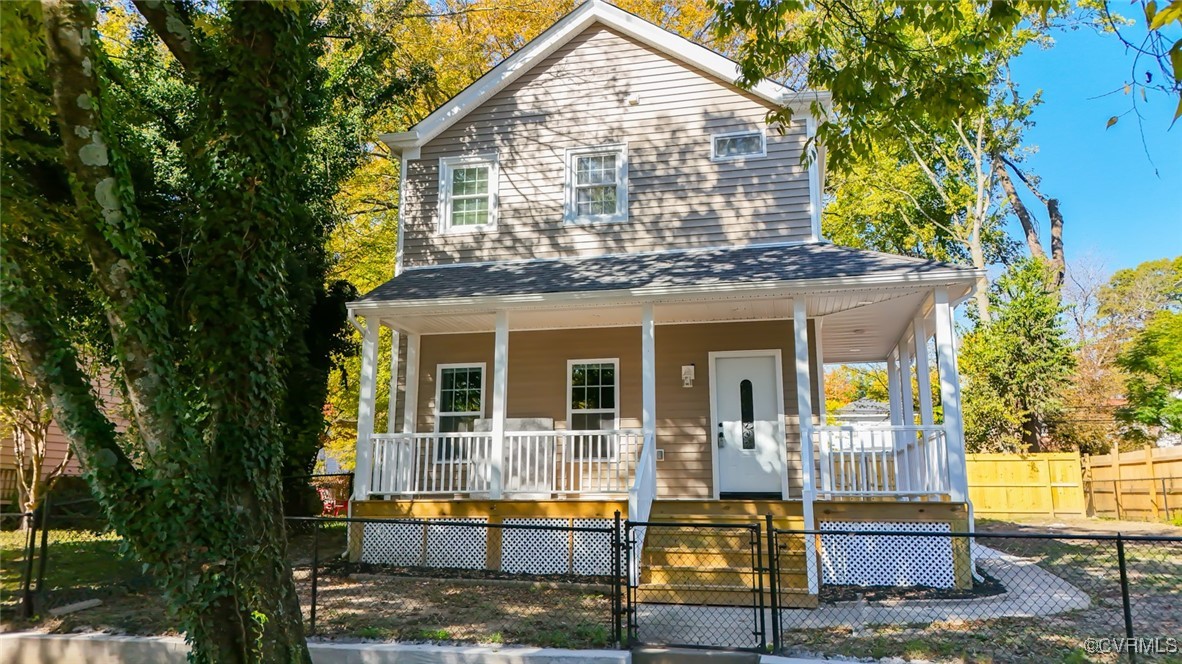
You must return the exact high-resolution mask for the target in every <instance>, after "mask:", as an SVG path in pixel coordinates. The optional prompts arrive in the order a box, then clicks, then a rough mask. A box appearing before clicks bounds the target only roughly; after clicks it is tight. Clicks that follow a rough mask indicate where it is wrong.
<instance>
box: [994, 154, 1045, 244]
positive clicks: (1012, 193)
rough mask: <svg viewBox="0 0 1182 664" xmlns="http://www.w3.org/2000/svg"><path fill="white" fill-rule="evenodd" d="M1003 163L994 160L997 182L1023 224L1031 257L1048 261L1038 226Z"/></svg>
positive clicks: (1001, 159) (999, 160) (999, 158)
mask: <svg viewBox="0 0 1182 664" xmlns="http://www.w3.org/2000/svg"><path fill="white" fill-rule="evenodd" d="M1003 162H1004V159H1003V158H1002V157H998V158H996V159H994V160H993V172H994V174H995V175H997V181H998V182H1000V183H1001V188H1002V189H1003V190H1005V192H1006V196H1007V197H1008V198H1009V201H1010V207H1011V208H1013V210H1014V214H1015V215H1017V217H1018V221H1019V222H1020V223H1021V224H1022V232H1023V233H1025V235H1026V246H1027V247H1029V248H1030V255H1031V256H1034V257H1035V258H1038V259H1040V260H1046V259H1047V252H1046V251H1044V250H1043V248H1042V242H1041V241H1040V240H1039V239H1038V226H1036V225H1035V223H1034V218H1033V217H1031V215H1030V210H1029V209H1027V207H1026V204H1025V203H1023V202H1022V198H1021V197H1020V196H1018V190H1017V189H1015V188H1014V181H1013V180H1011V179H1010V174H1009V171H1007V170H1006V167H1005V164H1004V163H1003Z"/></svg>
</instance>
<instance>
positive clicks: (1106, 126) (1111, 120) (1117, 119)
mask: <svg viewBox="0 0 1182 664" xmlns="http://www.w3.org/2000/svg"><path fill="white" fill-rule="evenodd" d="M1119 120H1120V118H1118V117H1116V116H1115V115H1114V116H1112V117H1110V118H1108V124H1106V125H1104V128H1105V129H1108V128H1109V127H1111V126H1112V125H1114V124H1116V123H1117V122H1118V121H1119Z"/></svg>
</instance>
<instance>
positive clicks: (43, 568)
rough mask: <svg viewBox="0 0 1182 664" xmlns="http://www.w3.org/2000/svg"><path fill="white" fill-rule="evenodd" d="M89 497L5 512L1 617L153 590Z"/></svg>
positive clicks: (0, 539)
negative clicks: (87, 498)
mask: <svg viewBox="0 0 1182 664" xmlns="http://www.w3.org/2000/svg"><path fill="white" fill-rule="evenodd" d="M93 508H94V505H92V504H91V503H90V501H77V502H71V503H61V504H51V503H50V502H48V501H46V502H45V503H43V504H42V507H41V509H40V510H38V511H37V512H36V513H23V514H10V515H5V517H4V523H3V528H2V529H0V617H2V618H3V619H4V620H11V619H14V618H20V619H28V618H30V617H32V616H33V615H44V614H45V613H46V612H50V611H53V610H54V609H57V608H59V607H63V606H65V605H68V604H73V603H77V602H85V601H88V600H96V599H99V600H104V601H108V602H109V601H111V600H112V599H113V598H117V597H121V596H125V595H127V594H130V593H140V592H145V591H146V592H149V593H150V592H153V591H154V588H155V586H154V582H153V580H152V578H151V577H150V576H149V575H147V574H145V573H144V569H143V566H142V565H141V564H140V563H139V562H138V561H136V560H135V558H134V557H133V556H131V555H130V554H128V553H127V546H126V545H125V542H124V541H123V539H122V538H120V537H119V536H118V535H117V534H115V533H114V532H111V531H110V529H109V528H108V527H107V525H106V522H105V521H104V520H103V519H102V518H101V517H98V516H96V515H95V510H94V509H93Z"/></svg>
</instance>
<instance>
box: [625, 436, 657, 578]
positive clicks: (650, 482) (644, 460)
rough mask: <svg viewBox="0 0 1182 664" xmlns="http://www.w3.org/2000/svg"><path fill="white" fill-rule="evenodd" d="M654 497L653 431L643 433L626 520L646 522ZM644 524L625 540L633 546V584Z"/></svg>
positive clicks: (655, 456)
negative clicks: (628, 539)
mask: <svg viewBox="0 0 1182 664" xmlns="http://www.w3.org/2000/svg"><path fill="white" fill-rule="evenodd" d="M656 497H657V439H656V435H654V434H652V433H649V434H644V445H643V447H641V450H640V458H639V461H638V464H637V468H636V478H635V480H634V481H633V482H632V486H631V487H630V488H629V489H628V520H629V521H630V522H633V523H646V522H647V521H648V519H649V516H650V515H651V514H652V510H653V500H654V499H655V498H656ZM647 530H648V528H647V526H638V527H637V528H636V529H634V530H633V531H632V532H633V536H634V541H633V542H626V543H625V544H626V546H633V544H634V548H633V551H632V555H631V557H630V560H631V561H632V562H631V566H630V568H629V569H628V582H629V583H630V584H631V585H632V586H634V587H635V586H638V585H640V552H642V551H644V536H645V533H646V532H647Z"/></svg>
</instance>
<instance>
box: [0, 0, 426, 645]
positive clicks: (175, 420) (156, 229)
mask: <svg viewBox="0 0 1182 664" xmlns="http://www.w3.org/2000/svg"><path fill="white" fill-rule="evenodd" d="M2 5H3V6H2V7H0V16H2V17H3V20H4V22H3V27H4V37H5V39H4V40H3V41H4V42H5V43H4V49H5V51H4V53H5V67H4V99H5V106H6V111H13V112H6V113H5V114H4V123H3V131H4V148H3V150H4V152H3V157H4V161H5V164H4V165H5V168H4V177H5V181H4V183H5V197H4V199H3V201H2V203H3V206H4V209H3V224H4V228H3V230H4V243H3V245H2V246H0V277H2V280H0V287H2V289H3V299H4V304H5V306H4V309H3V315H2V319H0V320H2V322H3V325H4V328H5V331H6V333H7V335H6V336H7V338H9V339H11V340H12V342H13V344H14V346H15V348H16V350H17V352H18V353H19V354H20V357H21V360H22V362H23V366H26V367H28V368H29V370H30V372H31V374H33V377H34V378H35V379H36V381H37V382H38V383H39V384H40V385H43V386H44V387H45V389H46V390H47V391H48V393H49V400H50V404H51V406H52V410H53V415H54V419H55V420H56V421H57V422H58V423H59V425H60V426H61V427H62V429H63V430H64V431H65V432H66V434H67V436H68V437H69V438H70V440H71V443H72V446H73V449H74V450H75V452H76V453H77V455H78V457H79V460H80V462H81V464H82V466H83V469H84V472H85V474H86V476H87V479H88V481H89V482H90V484H91V487H92V490H93V491H94V493H95V494H96V496H97V498H98V500H99V502H100V504H101V505H102V507H103V510H104V512H105V514H106V516H107V518H108V520H109V522H110V523H111V525H112V526H113V527H114V528H115V530H116V531H118V532H119V533H120V534H121V535H123V536H124V538H125V539H126V540H127V541H128V542H129V543H130V545H131V548H132V550H133V552H134V553H135V555H136V556H137V557H138V558H139V559H140V560H142V561H143V563H144V564H145V565H146V566H147V569H148V570H149V571H151V572H152V573H153V575H154V576H155V577H156V578H157V579H158V580H159V582H160V583H161V585H162V587H163V589H164V591H165V595H166V599H167V600H168V603H169V606H170V608H171V609H172V611H173V612H174V613H175V615H176V619H177V627H178V628H179V629H181V630H183V631H184V632H185V634H186V637H187V638H188V640H189V642H190V644H191V645H192V647H193V651H192V652H193V655H192V657H193V659H194V660H195V661H200V662H246V661H290V662H304V661H308V655H307V650H306V647H305V646H304V640H303V628H302V618H301V615H300V608H299V604H298V601H297V598H296V595H295V590H294V586H293V584H292V581H291V575H290V569H289V568H288V565H287V563H286V558H285V546H286V545H285V536H284V527H283V520H282V517H283V495H282V491H281V477H282V476H283V475H284V474H287V473H290V472H292V469H293V468H303V469H306V468H309V467H310V465H311V463H312V461H313V459H314V455H315V451H316V448H317V446H318V445H319V438H320V435H321V434H322V432H323V427H324V420H323V416H322V408H323V404H324V398H325V380H326V375H327V372H328V369H329V366H330V360H329V358H330V357H332V356H333V354H335V353H339V351H340V350H341V348H342V346H341V344H342V343H343V342H344V341H345V338H344V337H343V335H342V332H341V330H342V328H343V317H344V311H343V302H344V301H345V300H347V299H349V298H351V297H353V296H354V294H353V292H352V291H351V290H350V289H349V288H348V287H347V286H345V285H334V284H326V274H327V269H328V265H329V257H328V256H327V255H326V252H325V238H326V235H327V233H328V232H329V231H330V229H331V228H332V227H333V225H334V223H335V221H336V220H337V218H338V216H339V212H338V210H337V209H336V207H335V205H334V203H333V198H334V196H335V194H336V192H337V190H338V188H339V186H340V183H341V181H342V180H343V179H344V178H346V177H348V176H349V174H350V173H352V172H353V170H354V169H355V168H356V166H357V165H358V164H359V163H360V162H361V159H362V155H363V150H364V140H363V138H364V136H365V135H366V134H365V133H364V132H363V131H361V128H363V127H365V126H366V124H367V122H368V116H369V115H370V114H372V113H373V112H375V110H377V109H381V108H388V107H389V106H390V104H391V101H392V100H393V99H396V98H397V97H398V96H399V95H401V94H403V93H404V92H405V91H406V90H407V89H409V88H410V87H412V86H413V85H414V84H415V82H416V81H418V80H420V79H421V72H414V71H403V72H401V75H399V76H391V77H387V78H386V79H384V81H383V82H382V84H381V85H377V84H374V83H372V81H371V80H370V78H369V71H368V70H367V67H369V66H370V64H371V63H372V62H374V61H375V60H379V59H380V56H381V53H380V52H379V50H378V49H379V47H382V48H384V47H389V43H388V40H385V39H384V38H383V39H378V37H379V36H380V35H378V34H377V33H375V31H374V29H373V28H374V26H370V25H364V24H360V23H358V22H354V21H351V20H349V18H348V14H349V11H350V10H351V9H352V7H354V6H355V3H348V2H335V3H330V4H323V5H322V4H318V3H305V2H283V1H280V0H273V1H270V2H252V3H237V2H226V3H218V2H208V3H189V2H167V1H166V2H135V3H133V5H134V7H135V11H134V12H125V14H126V16H124V17H123V18H124V19H126V20H122V21H109V22H107V23H105V24H104V25H103V26H102V28H103V29H102V30H99V29H96V28H97V27H98V26H99V22H98V20H97V17H96V7H95V6H94V5H92V4H90V3H81V2H79V3H71V2H58V1H54V0H45V1H44V2H43V3H42V4H41V5H38V4H36V3H30V2H8V3H2ZM122 8H123V6H122V5H114V6H112V7H110V8H107V12H108V13H107V14H104V16H107V17H108V18H109V16H110V14H111V13H112V12H118V11H120V10H121V9H122ZM103 30H106V31H107V32H108V33H109V34H111V35H118V36H119V38H120V39H119V40H118V42H116V41H115V40H112V39H108V38H107V34H105V33H104V32H103ZM116 52H118V57H112V54H113V53H116ZM10 56H11V59H10ZM10 65H11V67H10ZM10 102H13V103H10ZM336 106H339V107H342V108H346V109H347V111H346V112H340V108H335V110H336V111H337V112H334V107H336ZM77 257H82V259H83V260H82V262H79V261H78V260H77ZM70 259H74V260H70ZM78 268H81V269H78ZM96 354H97V355H98V357H97V360H98V364H101V365H105V366H102V367H101V369H100V370H101V371H103V372H104V373H105V374H107V375H109V376H110V377H111V378H112V379H113V380H114V381H115V382H116V383H117V384H118V386H119V388H120V390H121V392H122V394H123V399H124V401H125V403H126V404H127V405H128V407H129V409H130V411H131V413H132V421H131V426H130V427H129V428H128V430H127V431H124V432H121V431H117V430H116V428H115V426H114V425H113V424H112V422H111V421H110V420H109V419H108V418H107V417H106V415H105V414H104V413H103V412H102V410H101V408H100V407H99V402H98V399H97V398H96V395H95V394H94V390H93V389H92V385H94V384H95V380H94V379H95V378H96V376H95V373H96V370H94V369H92V368H91V364H92V362H91V361H90V360H92V359H96V358H94V356H95V355H96ZM83 357H84V358H86V360H87V362H86V363H85V364H84V363H83V362H82V361H81V360H80V358H83Z"/></svg>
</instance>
